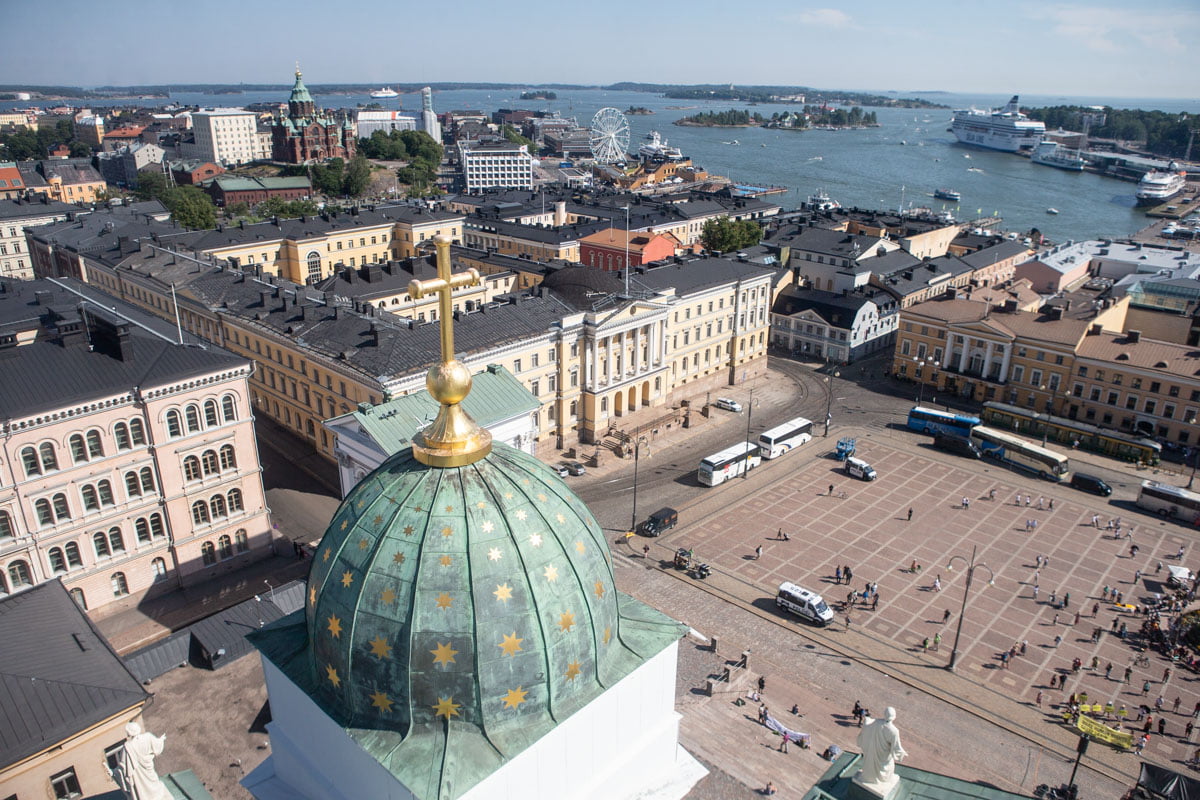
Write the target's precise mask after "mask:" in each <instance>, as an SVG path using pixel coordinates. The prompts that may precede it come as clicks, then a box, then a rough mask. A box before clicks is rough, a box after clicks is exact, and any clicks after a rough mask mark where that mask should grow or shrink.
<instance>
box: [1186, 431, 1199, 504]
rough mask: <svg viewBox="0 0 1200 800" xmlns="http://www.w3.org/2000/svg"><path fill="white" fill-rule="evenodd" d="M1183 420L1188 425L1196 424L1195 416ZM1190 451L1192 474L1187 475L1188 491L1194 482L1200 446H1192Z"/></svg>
mask: <svg viewBox="0 0 1200 800" xmlns="http://www.w3.org/2000/svg"><path fill="white" fill-rule="evenodd" d="M1184 421H1185V422H1187V424H1189V425H1195V424H1196V418H1195V417H1189V418H1188V419H1186V420H1184ZM1191 451H1192V474H1191V475H1189V476H1188V484H1187V489H1188V491H1189V492H1190V491H1191V490H1192V484H1193V483H1195V482H1196V462H1197V461H1200V448H1197V447H1192V448H1191Z"/></svg>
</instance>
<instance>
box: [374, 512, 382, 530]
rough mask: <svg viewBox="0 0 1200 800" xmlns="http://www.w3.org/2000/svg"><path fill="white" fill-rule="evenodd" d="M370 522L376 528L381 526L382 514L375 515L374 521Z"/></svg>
mask: <svg viewBox="0 0 1200 800" xmlns="http://www.w3.org/2000/svg"><path fill="white" fill-rule="evenodd" d="M371 522H373V523H375V525H376V527H378V526H379V525H381V524H383V514H376V515H375V519H373V520H371Z"/></svg>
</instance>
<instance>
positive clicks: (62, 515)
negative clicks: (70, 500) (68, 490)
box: [52, 492, 71, 521]
mask: <svg viewBox="0 0 1200 800" xmlns="http://www.w3.org/2000/svg"><path fill="white" fill-rule="evenodd" d="M52 500H53V502H54V519H55V520H56V521H61V520H64V519H70V518H71V507H70V506H68V505H67V496H66V495H65V494H63V493H62V492H59V493H58V494H56V495H54V497H53V498H52Z"/></svg>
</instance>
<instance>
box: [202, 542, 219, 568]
mask: <svg viewBox="0 0 1200 800" xmlns="http://www.w3.org/2000/svg"><path fill="white" fill-rule="evenodd" d="M200 558H201V559H203V560H204V566H206V567H207V566H210V565H212V564H215V563H217V548H215V547H213V543H212V542H205V543H204V544H202V545H200Z"/></svg>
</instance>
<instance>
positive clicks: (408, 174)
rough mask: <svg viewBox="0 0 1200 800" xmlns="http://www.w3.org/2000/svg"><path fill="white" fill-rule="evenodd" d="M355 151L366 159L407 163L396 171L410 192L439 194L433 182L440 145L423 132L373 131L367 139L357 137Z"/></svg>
mask: <svg viewBox="0 0 1200 800" xmlns="http://www.w3.org/2000/svg"><path fill="white" fill-rule="evenodd" d="M358 152H359V153H360V154H361V155H363V156H365V157H367V158H375V159H380V160H386V161H406V162H408V163H407V164H406V165H405V166H403V167H400V168H399V169H397V170H396V179H397V180H399V181H400V182H401V183H403V184H405V185H407V186H408V187H409V191H408V193H409V195H411V196H414V197H425V196H427V195H430V194H436V193H438V188H437V186H436V183H435V181H436V179H437V171H438V166H439V165H440V164H441V163H442V146H441V145H440V144H438V143H437V142H435V141H434V140H433V137H432V136H430V135H429V134H428V133H425V131H386V132H385V131H375V132H374V133H372V134H371V136H370V138H368V139H360V140H359V143H358Z"/></svg>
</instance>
